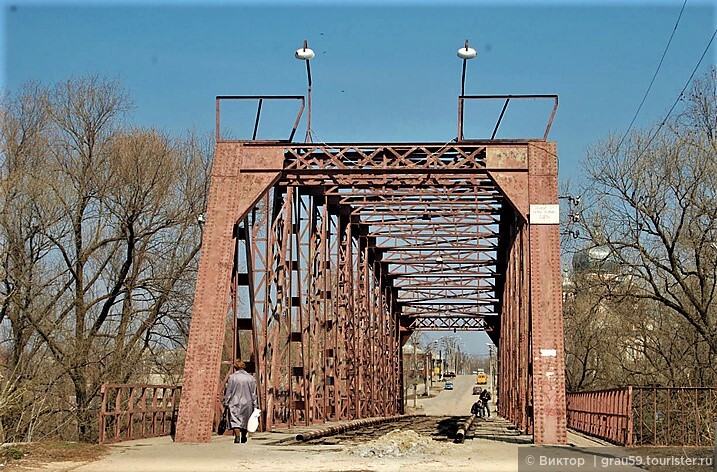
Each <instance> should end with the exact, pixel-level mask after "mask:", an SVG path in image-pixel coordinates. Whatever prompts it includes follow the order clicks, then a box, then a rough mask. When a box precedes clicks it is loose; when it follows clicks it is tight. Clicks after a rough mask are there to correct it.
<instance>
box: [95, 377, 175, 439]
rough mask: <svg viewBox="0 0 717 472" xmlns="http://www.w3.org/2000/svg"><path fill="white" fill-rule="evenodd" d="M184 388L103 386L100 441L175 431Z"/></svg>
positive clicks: (160, 434)
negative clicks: (180, 398)
mask: <svg viewBox="0 0 717 472" xmlns="http://www.w3.org/2000/svg"><path fill="white" fill-rule="evenodd" d="M181 391H182V387H181V386H178V385H145V384H104V385H102V390H101V393H102V407H101V409H100V431H99V442H100V444H106V443H112V442H120V441H129V440H131V439H142V438H151V437H157V436H168V435H170V434H172V433H173V432H174V425H175V424H176V419H177V410H178V408H179V397H180V395H181Z"/></svg>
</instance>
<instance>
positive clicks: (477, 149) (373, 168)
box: [177, 142, 565, 443]
mask: <svg viewBox="0 0 717 472" xmlns="http://www.w3.org/2000/svg"><path fill="white" fill-rule="evenodd" d="M551 146H552V145H551V144H549V143H543V142H510V143H508V142H502V143H499V142H484V143H470V144H468V143H449V144H447V145H439V144H416V145H413V144H411V145H405V144H404V145H400V144H396V145H391V144H379V145H372V144H361V145H357V144H347V145H325V144H322V145H315V144H311V143H305V144H298V145H297V144H288V143H280V144H279V143H277V144H270V143H262V144H261V145H258V144H257V143H247V142H218V143H217V156H215V162H214V168H213V170H212V185H211V187H212V191H210V197H211V198H210V200H211V201H212V202H213V205H214V206H211V205H210V208H209V209H208V212H207V218H208V220H209V221H212V222H213V221H214V220H215V219H216V217H217V215H218V214H219V213H218V210H217V208H218V207H221V206H222V205H223V206H226V207H231V206H232V205H236V204H237V203H241V208H240V209H239V210H238V211H236V210H235V211H234V212H233V213H231V212H230V213H227V215H229V217H228V218H227V217H223V219H222V224H223V225H222V226H219V227H217V228H216V230H212V231H209V232H207V231H206V230H205V240H204V241H203V247H202V261H201V262H200V274H199V280H200V281H203V282H201V283H200V282H198V291H197V298H195V309H194V313H195V315H194V318H193V320H192V327H191V329H190V342H189V350H188V354H187V364H186V368H185V378H186V379H188V380H187V382H188V383H186V384H185V386H186V387H188V388H186V389H185V391H184V392H183V399H182V406H181V407H180V420H179V424H178V435H177V437H178V439H179V440H183V441H186V440H206V432H207V431H206V429H204V428H206V425H205V423H206V421H203V422H201V425H200V424H199V422H196V421H195V420H196V418H198V417H200V416H202V415H204V416H208V415H207V412H206V410H205V409H203V408H204V407H203V406H202V405H203V403H202V402H204V401H206V400H205V399H204V397H206V392H208V391H210V390H211V389H212V388H213V389H214V392H215V393H214V395H216V394H218V393H219V390H220V387H221V386H220V385H219V383H220V380H221V379H220V378H219V375H216V376H213V375H212V374H211V372H213V371H206V370H204V368H203V366H204V365H206V363H207V362H209V363H212V362H215V361H214V359H219V357H218V356H216V357H212V356H213V355H212V356H204V355H203V352H209V351H211V352H217V351H220V350H221V346H220V347H219V349H217V342H218V341H216V342H214V344H212V341H211V339H213V338H212V336H214V339H220V338H221V333H219V335H217V330H218V329H222V328H223V327H224V326H223V324H222V325H217V323H216V320H217V319H221V320H225V319H226V315H227V314H229V319H230V320H232V322H231V323H229V324H228V325H226V329H227V330H229V331H231V336H230V337H229V339H230V340H231V343H233V344H232V345H231V346H230V348H229V350H230V353H231V357H233V358H236V357H242V358H245V360H248V361H249V363H250V365H252V364H253V365H252V369H253V370H254V373H255V375H256V378H257V381H258V384H259V392H260V403H261V406H262V410H263V411H264V412H265V416H264V418H262V427H263V428H265V429H267V430H271V429H273V428H277V427H288V428H292V427H294V426H299V425H309V424H315V423H319V422H323V421H341V420H347V419H354V418H364V417H368V416H390V415H393V414H397V413H401V412H402V408H403V407H402V405H403V403H402V401H401V395H402V394H401V392H402V356H401V345H402V343H403V342H405V340H406V339H407V338H408V335H409V334H410V333H411V332H412V331H413V330H417V329H435V330H444V329H446V330H451V329H452V330H459V329H461V330H462V329H482V330H485V331H486V332H488V333H489V335H490V336H491V337H492V338H493V340H494V341H495V342H496V344H497V345H498V346H499V348H500V349H499V353H500V357H499V362H500V369H501V383H500V385H499V388H500V392H499V395H501V394H502V393H501V392H505V394H506V396H505V403H503V397H501V403H500V404H501V408H502V412H503V414H504V415H505V416H507V417H508V418H510V419H511V420H513V421H515V422H516V424H518V425H519V426H521V427H522V428H523V429H526V430H528V431H534V432H535V438H536V442H539V443H564V440H565V439H564V428H563V426H564V423H561V420H560V417H561V412H564V391H563V390H561V389H564V381H563V378H562V377H561V374H560V373H559V372H560V367H561V364H560V362H562V344H561V339H557V336H558V333H560V334H562V324H561V322H560V318H559V316H558V315H559V312H560V310H559V299H558V300H557V301H556V299H555V298H553V297H552V295H551V293H552V291H551V290H552V288H551V287H553V286H551V285H550V284H551V283H553V282H554V279H555V278H557V280H559V277H560V273H559V266H558V268H557V271H556V270H555V267H556V266H555V258H554V256H555V254H556V252H555V249H556V248H558V252H557V254H558V256H559V247H558V244H557V243H556V242H555V239H554V234H553V231H552V230H553V229H554V228H533V226H530V225H528V224H527V223H526V222H525V217H526V215H528V213H529V208H528V205H529V204H531V203H540V204H550V203H554V202H557V193H556V191H557V180H556V177H555V176H556V175H557V168H556V166H555V164H556V162H555V159H554V157H555V150H554V147H551ZM277 153H278V154H280V155H281V157H282V159H277V158H275V157H276V156H277ZM227 155H229V156H232V158H231V159H227V158H226V157H227ZM267 155H271V156H274V157H273V158H271V159H268V158H267V157H266V156H267ZM232 159H233V160H232ZM229 162H232V163H233V164H230V163H229ZM232 165H234V166H236V167H235V170H236V169H240V171H239V172H238V173H235V174H232V171H231V166H232ZM228 169H229V170H228ZM227 176H228V177H227ZM222 179H224V180H222ZM242 179H243V180H244V181H246V182H252V181H254V182H255V181H260V182H262V185H261V186H251V185H249V186H246V185H244V186H240V185H239V183H240V182H241V181H242ZM514 184H515V185H514ZM223 185H224V186H227V185H230V186H231V189H232V192H235V190H234V189H236V188H239V187H241V188H244V189H245V190H246V195H244V196H241V195H240V196H238V197H234V196H232V195H237V194H236V193H234V194H227V192H224V193H222V190H226V189H222V186H223ZM272 185H273V186H272ZM269 187H271V191H270V192H269V193H268V194H267V193H266V192H265V189H266V188H269ZM553 190H555V192H553ZM553 193H555V195H553ZM223 195H226V196H225V197H222V196H223ZM232 214H233V215H234V216H235V218H234V220H233V221H232V220H231V215H232ZM229 222H232V224H233V223H234V222H239V224H238V225H235V226H237V227H238V228H240V229H241V230H233V233H234V236H233V237H234V239H236V240H241V241H243V242H242V243H241V244H234V245H233V246H231V245H228V244H226V242H223V243H222V244H218V243H217V242H216V241H223V240H222V239H221V238H229V237H230V236H229V235H228V233H227V228H229V227H231V225H230V224H229ZM511 228H512V230H513V231H514V233H513V235H514V236H515V235H516V234H517V235H520V236H519V237H518V236H516V237H513V238H512V239H511V237H507V236H506V234H508V233H509V232H510V231H511ZM516 228H517V229H516ZM208 233H211V237H207V236H206V235H207V234H208ZM227 253H229V255H230V256H231V254H232V253H233V258H232V257H230V259H231V260H233V261H235V262H236V263H235V264H234V268H230V269H226V270H223V271H222V272H221V274H219V275H221V277H226V280H227V282H223V279H222V278H221V277H219V278H215V279H216V280H218V281H220V282H221V283H217V284H216V287H217V288H216V289H215V288H214V286H212V285H208V284H207V283H206V281H207V280H209V279H207V274H208V273H210V272H211V270H212V269H211V264H209V262H211V261H216V260H218V259H217V258H218V257H219V258H221V257H226V255H227ZM516 258H523V259H525V258H527V259H528V262H527V263H522V265H520V264H519V263H517V262H516V261H515V259H516ZM541 274H542V275H541ZM230 279H231V280H230ZM223 284H226V285H223ZM224 286H226V291H224V290H225V289H224V288H223V287H224ZM546 287H547V288H548V290H546ZM200 288H201V290H200ZM553 291H554V290H553ZM247 292H249V295H248V296H247V297H246V299H245V298H244V295H243V294H246V293H247ZM455 297H461V298H462V299H464V300H465V301H464V302H463V303H460V304H457V303H451V302H450V299H451V298H455ZM227 299H229V300H230V306H229V307H228V308H227V307H226V306H224V307H220V306H219V304H217V303H216V302H215V303H214V304H210V305H209V309H208V310H206V309H204V308H203V307H205V306H208V305H207V300H227ZM243 300H246V301H247V302H248V304H249V307H248V308H249V309H250V311H251V319H249V318H245V317H244V314H243V313H244V312H243V311H242V309H240V306H241V305H242V303H243ZM531 303H532V304H533V305H531ZM538 304H540V306H541V307H547V311H545V313H544V312H543V311H544V310H542V308H541V310H538V309H537V308H536V307H537V306H538ZM526 320H529V322H526ZM546 323H549V324H550V326H549V327H548V326H547V325H546ZM247 328H249V329H247ZM200 331H201V332H203V334H202V335H201V336H200V335H199V334H197V333H198V332H200ZM200 338H201V339H200ZM514 340H517V341H514ZM546 352H547V353H548V354H550V353H553V352H555V358H554V359H540V358H539V357H536V356H543V355H544V354H545V353H546ZM543 357H544V356H543ZM229 359H230V358H225V361H224V362H225V365H226V363H228V362H229ZM516 359H517V361H516ZM513 361H515V362H513ZM216 362H217V365H219V364H220V361H216ZM206 372H210V373H206ZM216 372H217V374H218V373H219V371H218V370H217V371H216ZM528 373H529V374H528ZM526 375H528V376H527V377H526ZM215 377H216V378H215ZM533 379H535V382H534V381H533ZM200 381H203V382H204V383H205V384H206V385H205V386H204V387H203V390H202V391H203V392H205V393H204V394H203V395H204V397H202V396H201V395H197V394H196V393H195V392H197V391H198V389H197V387H196V385H197V383H198V382H200ZM511 382H512V383H511ZM513 387H515V388H516V390H515V392H513V393H512V395H513V397H511V393H510V389H511V388H513ZM511 398H512V399H511ZM561 402H562V403H561ZM531 408H533V409H532V410H531ZM538 409H539V411H538ZM200 410H201V414H200ZM521 410H522V413H520V411H521ZM187 412H189V413H187ZM521 415H522V416H521ZM551 428H552V430H551ZM551 431H554V432H551Z"/></svg>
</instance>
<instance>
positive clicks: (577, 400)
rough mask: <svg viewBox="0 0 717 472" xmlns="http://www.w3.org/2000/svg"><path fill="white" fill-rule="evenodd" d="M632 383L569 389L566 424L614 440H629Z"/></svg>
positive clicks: (629, 441) (625, 443) (627, 441)
mask: <svg viewBox="0 0 717 472" xmlns="http://www.w3.org/2000/svg"><path fill="white" fill-rule="evenodd" d="M631 399H632V387H625V388H616V389H611V390H600V391H597V392H579V393H569V394H568V395H567V414H568V427H569V428H573V429H576V430H578V431H582V432H583V433H587V434H589V435H591V436H595V437H598V438H602V439H606V440H608V441H610V442H613V443H615V444H624V445H626V446H630V445H631V444H632V427H633V420H632V413H631V412H632V404H631Z"/></svg>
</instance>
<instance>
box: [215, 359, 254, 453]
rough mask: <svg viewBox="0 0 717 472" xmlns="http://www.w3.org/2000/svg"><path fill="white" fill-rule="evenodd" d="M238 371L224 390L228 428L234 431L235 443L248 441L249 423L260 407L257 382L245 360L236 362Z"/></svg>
mask: <svg viewBox="0 0 717 472" xmlns="http://www.w3.org/2000/svg"><path fill="white" fill-rule="evenodd" d="M234 368H235V369H236V371H235V372H234V373H233V374H232V375H230V376H229V380H227V386H226V388H225V389H224V401H223V402H222V403H223V404H224V407H225V408H227V409H228V410H229V415H228V425H227V426H228V427H229V428H231V429H232V430H233V431H234V442H235V443H245V442H246V441H247V423H248V422H249V417H250V416H251V414H252V413H253V412H254V409H255V408H258V407H259V399H258V397H257V395H256V381H255V380H254V376H252V375H251V374H249V373H248V372H247V371H246V370H245V369H246V364H245V363H244V361H243V360H241V359H237V360H236V361H234Z"/></svg>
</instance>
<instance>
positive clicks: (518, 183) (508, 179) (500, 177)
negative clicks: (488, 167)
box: [488, 171, 529, 221]
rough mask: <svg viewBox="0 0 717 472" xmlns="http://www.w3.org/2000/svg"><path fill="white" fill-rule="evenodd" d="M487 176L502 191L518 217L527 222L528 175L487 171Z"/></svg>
mask: <svg viewBox="0 0 717 472" xmlns="http://www.w3.org/2000/svg"><path fill="white" fill-rule="evenodd" d="M488 175H490V177H491V178H492V179H493V180H494V181H495V183H496V185H497V186H498V187H499V188H500V189H501V190H502V191H503V193H504V194H505V196H506V197H507V198H508V201H509V202H510V204H511V205H513V208H515V209H516V210H517V211H518V213H519V214H520V216H521V217H522V218H523V219H524V220H525V221H527V220H528V207H529V204H528V175H527V174H526V173H520V174H518V173H513V172H500V171H489V172H488Z"/></svg>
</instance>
